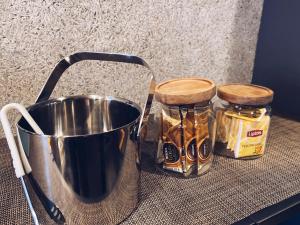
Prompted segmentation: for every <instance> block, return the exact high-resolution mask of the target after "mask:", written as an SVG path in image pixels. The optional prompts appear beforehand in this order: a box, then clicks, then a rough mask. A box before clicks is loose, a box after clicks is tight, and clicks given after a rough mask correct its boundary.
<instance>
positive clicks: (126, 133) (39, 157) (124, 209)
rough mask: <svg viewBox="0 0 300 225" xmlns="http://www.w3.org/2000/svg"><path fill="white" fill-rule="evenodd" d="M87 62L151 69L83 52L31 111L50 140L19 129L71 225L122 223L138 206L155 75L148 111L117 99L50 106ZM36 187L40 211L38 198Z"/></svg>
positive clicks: (41, 180)
mask: <svg viewBox="0 0 300 225" xmlns="http://www.w3.org/2000/svg"><path fill="white" fill-rule="evenodd" d="M83 60H100V61H114V62H123V63H132V64H138V65H142V66H146V67H147V68H149V67H148V65H147V64H146V62H145V61H144V60H143V59H141V58H139V57H136V56H128V55H120V54H107V53H92V52H81V53H76V54H73V55H71V56H69V57H66V58H65V59H63V60H62V61H61V62H59V63H58V64H57V66H56V67H55V69H54V71H53V72H52V74H51V75H50V77H49V79H48V81H47V82H46V84H45V86H44V88H43V89H42V91H41V92H40V95H39V97H38V98H37V101H36V104H34V105H32V106H30V107H28V108H27V110H28V112H29V114H30V115H31V117H32V118H33V119H34V120H35V122H36V123H37V125H38V126H39V127H40V128H41V130H42V131H43V133H44V134H37V133H36V132H34V131H33V130H32V128H31V126H30V125H29V124H28V123H27V121H26V120H25V119H24V117H22V118H21V119H20V120H19V122H18V123H17V133H18V135H19V140H20V141H21V143H20V144H21V146H22V147H23V149H24V151H25V152H26V156H27V158H28V161H29V164H30V166H31V168H32V175H33V177H34V178H35V180H36V181H37V183H38V184H39V186H40V187H41V191H42V192H43V193H44V194H45V195H46V197H47V198H48V199H49V200H51V201H52V202H54V203H55V204H56V205H57V206H58V207H59V209H60V210H61V212H62V214H63V215H64V217H65V220H66V223H67V224H117V223H120V222H121V221H123V220H124V219H125V218H126V217H128V216H129V214H130V213H131V212H132V211H133V210H134V209H135V208H136V206H137V203H138V190H139V179H140V152H139V139H140V132H141V127H142V126H143V122H146V121H147V118H148V115H149V111H150V107H151V103H152V98H153V91H154V86H155V83H154V77H153V75H152V78H151V84H150V91H149V95H148V99H147V102H146V104H145V108H144V110H143V111H142V110H141V108H140V107H139V106H138V105H137V104H135V103H133V102H131V101H128V100H126V99H121V98H116V97H100V96H96V95H90V96H72V97H62V98H58V99H50V100H49V97H50V95H51V93H52V91H53V89H54V87H55V85H56V83H57V82H58V80H59V78H60V77H61V75H62V74H63V72H64V71H65V70H66V69H67V68H68V67H70V66H71V65H73V64H74V63H77V62H79V61H83ZM27 182H28V181H27ZM28 186H29V187H30V188H29V192H30V195H31V196H32V199H33V205H34V206H35V205H36V204H38V203H36V204H35V201H38V200H37V198H36V197H34V194H35V192H34V190H33V189H32V188H31V186H30V185H28ZM37 211H38V214H39V213H41V211H39V210H37ZM42 213H43V212H42ZM45 215H47V214H45V212H44V215H43V216H45ZM39 216H40V215H38V218H39Z"/></svg>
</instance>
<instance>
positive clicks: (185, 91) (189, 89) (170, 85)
mask: <svg viewBox="0 0 300 225" xmlns="http://www.w3.org/2000/svg"><path fill="white" fill-rule="evenodd" d="M215 94H216V86H215V83H214V82H213V81H211V80H208V79H202V78H196V77H194V78H181V79H174V80H168V81H165V82H162V83H160V84H158V85H157V86H156V90H155V98H156V100H157V101H159V102H161V103H163V104H165V105H190V104H195V103H199V102H204V101H209V100H210V99H211V98H212V97H214V96H215Z"/></svg>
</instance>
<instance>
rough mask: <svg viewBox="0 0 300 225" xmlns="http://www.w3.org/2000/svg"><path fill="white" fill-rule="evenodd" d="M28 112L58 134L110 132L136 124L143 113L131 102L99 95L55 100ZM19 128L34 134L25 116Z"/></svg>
mask: <svg viewBox="0 0 300 225" xmlns="http://www.w3.org/2000/svg"><path fill="white" fill-rule="evenodd" d="M28 111H29V113H30V115H31V116H32V117H33V119H34V120H35V121H36V123H37V124H38V125H39V126H40V128H41V129H42V131H43V132H44V134H45V135H50V136H58V137H59V136H82V135H91V134H100V133H105V132H110V131H113V130H116V129H119V128H122V127H125V126H128V125H130V124H132V123H136V122H137V121H138V120H139V118H140V115H141V109H140V107H139V106H138V105H137V104H135V103H133V102H131V101H128V100H126V99H122V98H116V97H100V96H95V95H90V96H71V97H63V98H58V99H51V100H47V101H44V102H40V103H37V104H35V105H33V106H31V107H29V108H28ZM18 127H19V128H20V129H22V130H24V131H25V132H30V133H33V134H34V132H33V130H32V129H31V127H30V125H29V124H28V123H27V122H26V121H25V119H24V118H21V119H20V121H19V122H18Z"/></svg>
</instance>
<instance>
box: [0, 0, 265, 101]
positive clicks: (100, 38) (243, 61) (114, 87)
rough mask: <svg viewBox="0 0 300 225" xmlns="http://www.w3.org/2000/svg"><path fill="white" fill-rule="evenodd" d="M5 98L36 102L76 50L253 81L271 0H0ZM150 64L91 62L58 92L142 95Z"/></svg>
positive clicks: (171, 72)
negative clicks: (266, 1) (117, 54)
mask: <svg viewBox="0 0 300 225" xmlns="http://www.w3.org/2000/svg"><path fill="white" fill-rule="evenodd" d="M0 2H1V5H0V15H1V17H0V44H1V51H0V106H3V105H4V104H5V103H8V102H12V101H15V102H21V103H23V104H25V105H26V106H27V105H29V104H32V103H33V102H34V100H35V98H36V96H37V94H38V93H39V90H40V88H41V86H42V85H43V83H44V82H45V80H46V79H47V76H48V75H49V73H50V72H51V70H52V69H53V68H54V66H55V64H56V63H57V62H58V61H59V59H61V58H62V57H64V56H67V55H69V54H71V53H74V52H76V51H104V52H121V53H130V54H135V55H138V56H141V57H142V58H144V59H145V60H146V61H147V62H148V63H149V64H150V65H151V66H152V68H153V70H154V71H155V73H156V77H157V80H158V81H161V80H164V79H167V78H174V77H181V76H188V75H197V76H203V77H208V78H211V79H213V80H215V81H216V82H217V83H224V82H233V81H240V82H249V81H250V79H251V74H252V67H253V60H254V55H255V46H256V40H257V33H258V29H259V23H260V16H261V11H262V4H263V0H187V1H179V0H170V1H147V0H142V1H96V0H91V1H87V0H77V1H70V0H56V1H49V0H43V1H42V0H34V1H28V0H15V1H12V0H0ZM146 82H147V76H146V74H145V70H142V69H141V68H136V67H134V66H129V65H120V66H119V65H116V64H114V63H96V62H85V63H82V64H78V65H75V66H74V67H73V68H71V69H70V70H68V72H67V73H66V74H65V76H64V77H63V78H62V79H61V81H60V82H59V84H58V86H57V88H56V90H55V93H54V95H53V96H65V95H72V94H82V93H92V94H99V95H104V94H106V95H110V94H112V95H119V96H123V97H127V98H130V99H132V100H134V101H137V102H140V101H141V99H142V98H143V97H144V96H145V87H146Z"/></svg>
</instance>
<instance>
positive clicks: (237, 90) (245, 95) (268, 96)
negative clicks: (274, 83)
mask: <svg viewBox="0 0 300 225" xmlns="http://www.w3.org/2000/svg"><path fill="white" fill-rule="evenodd" d="M217 95H218V97H219V98H221V99H223V100H225V101H227V102H230V103H234V104H240V105H266V104H268V103H270V102H272V100H273V95H274V93H273V91H272V90H271V89H269V88H266V87H263V86H258V85H253V84H225V85H221V86H219V87H218V91H217Z"/></svg>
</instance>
